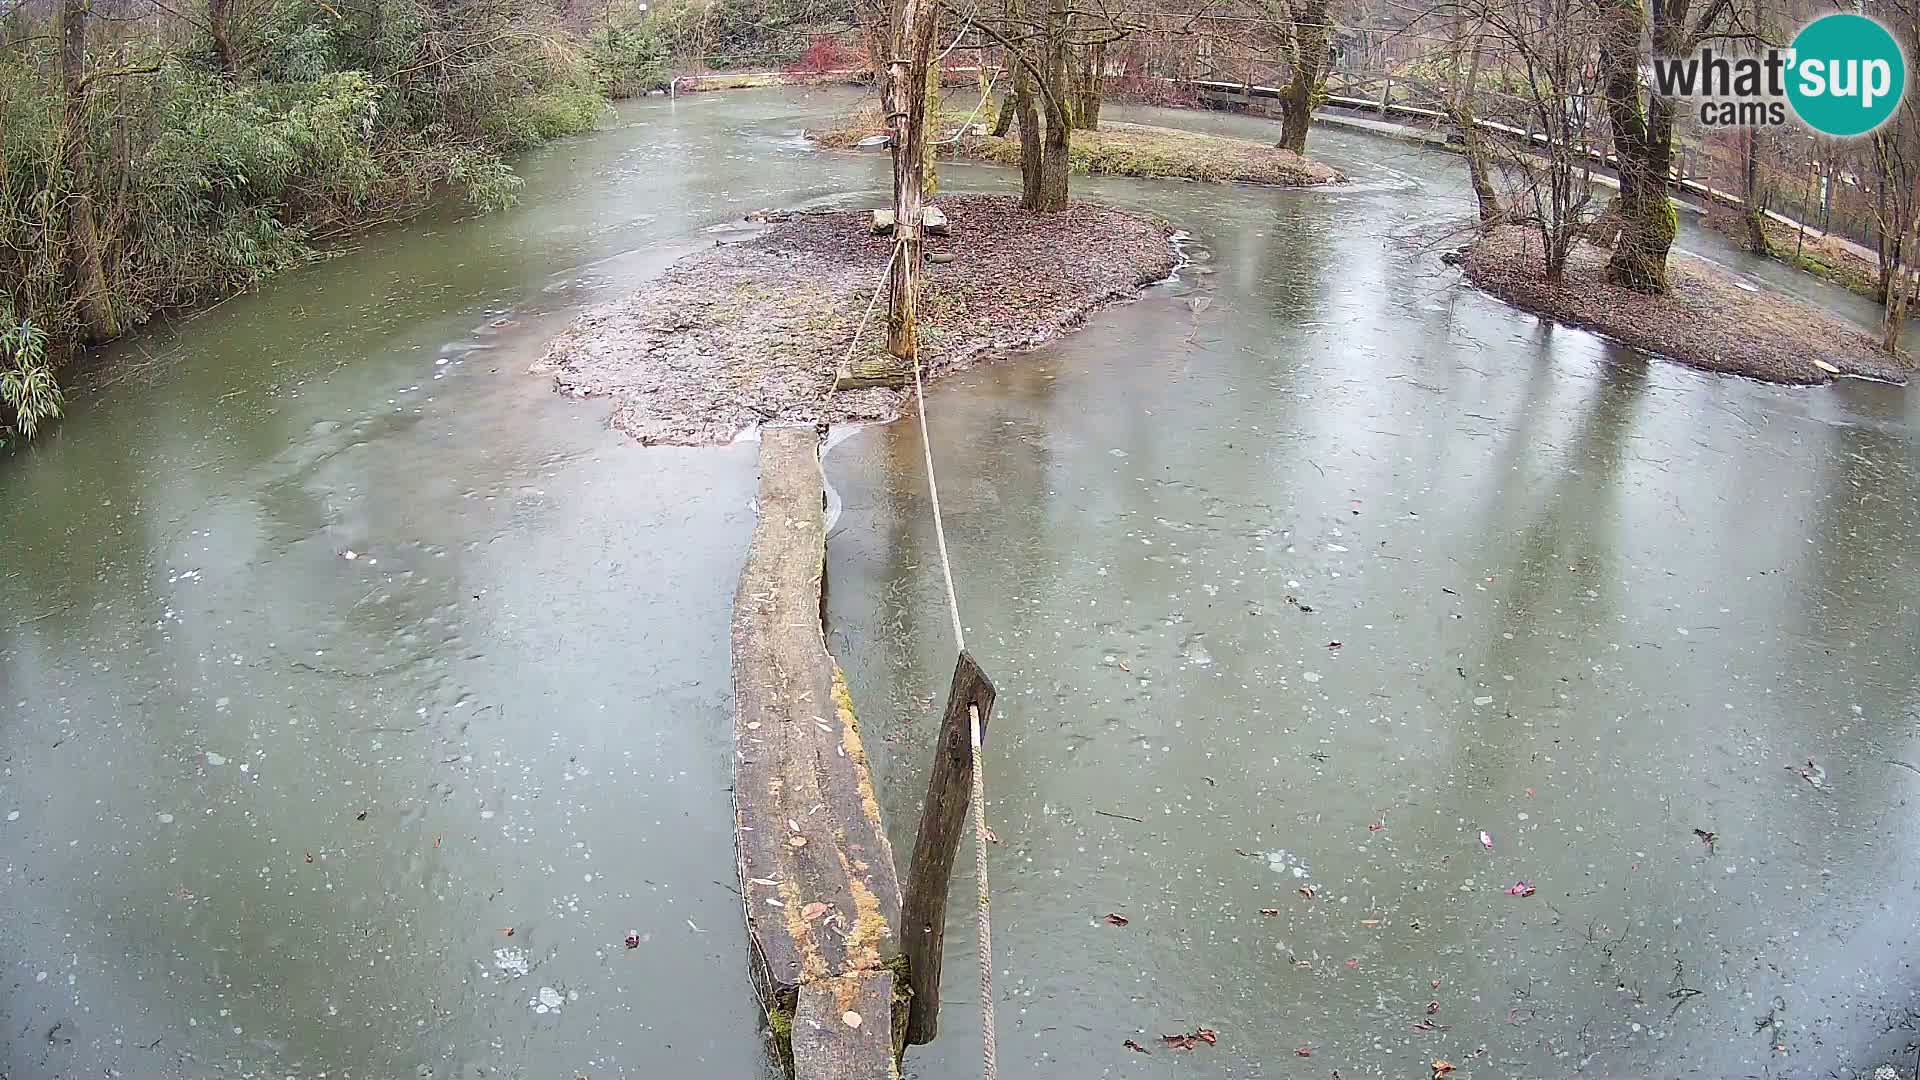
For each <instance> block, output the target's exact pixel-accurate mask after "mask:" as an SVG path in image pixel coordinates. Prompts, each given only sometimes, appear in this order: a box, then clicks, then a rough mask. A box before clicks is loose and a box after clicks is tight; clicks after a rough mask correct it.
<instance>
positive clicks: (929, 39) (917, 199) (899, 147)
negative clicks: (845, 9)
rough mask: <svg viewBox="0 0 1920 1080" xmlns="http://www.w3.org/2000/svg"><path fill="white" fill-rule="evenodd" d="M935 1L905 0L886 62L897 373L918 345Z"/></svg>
mask: <svg viewBox="0 0 1920 1080" xmlns="http://www.w3.org/2000/svg"><path fill="white" fill-rule="evenodd" d="M938 10H939V8H938V6H937V4H936V3H935V0H904V3H903V5H902V8H901V12H900V18H899V27H900V36H899V40H898V41H897V42H896V44H895V47H894V50H893V52H894V55H893V57H892V58H891V59H890V60H889V62H888V64H887V81H888V83H889V84H890V85H891V87H892V95H893V100H894V102H895V103H896V105H895V110H896V111H895V112H894V113H893V114H892V115H891V116H890V117H889V122H890V123H891V124H892V126H893V230H894V236H895V238H896V239H897V241H898V243H899V245H900V247H899V249H898V255H897V257H896V258H895V259H894V260H893V270H892V272H891V274H890V275H889V277H888V283H889V286H890V287H889V289H888V302H887V352H888V353H889V354H891V355H892V357H893V360H894V364H895V366H896V367H897V369H898V373H899V374H900V375H901V376H904V375H905V374H907V373H909V372H911V371H912V370H913V364H914V362H915V356H916V351H917V344H916V338H915V328H914V317H915V307H916V305H917V302H918V294H919V286H920V264H921V261H922V259H923V258H924V255H923V251H924V247H923V239H922V236H921V233H920V209H921V194H922V191H923V188H924V185H925V181H926V178H925V176H924V175H923V172H922V169H923V166H924V164H925V161H926V158H925V157H924V148H925V145H926V143H927V93H926V86H927V67H928V61H929V59H930V58H931V57H932V54H933V23H934V14H935V12H936V11H938Z"/></svg>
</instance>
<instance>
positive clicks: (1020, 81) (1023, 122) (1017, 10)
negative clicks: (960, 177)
mask: <svg viewBox="0 0 1920 1080" xmlns="http://www.w3.org/2000/svg"><path fill="white" fill-rule="evenodd" d="M1025 16H1026V12H1025V4H1024V3H1023V2H1022V0H1007V25H1009V26H1015V25H1018V24H1019V22H1020V20H1022V19H1023V18H1025ZM1007 66H1008V67H1010V68H1011V69H1013V112H1014V118H1015V120H1017V121H1018V122H1019V124H1020V208H1021V209H1023V210H1038V209H1040V203H1041V194H1040V186H1041V185H1040V181H1041V174H1042V173H1044V172H1045V171H1046V147H1045V146H1044V145H1042V143H1041V130H1040V109H1039V106H1038V105H1037V104H1036V103H1035V102H1034V100H1033V72H1031V71H1029V70H1028V69H1027V60H1026V57H1025V56H1022V55H1017V54H1015V53H1014V52H1013V50H1011V49H1009V50H1008V55H1007Z"/></svg>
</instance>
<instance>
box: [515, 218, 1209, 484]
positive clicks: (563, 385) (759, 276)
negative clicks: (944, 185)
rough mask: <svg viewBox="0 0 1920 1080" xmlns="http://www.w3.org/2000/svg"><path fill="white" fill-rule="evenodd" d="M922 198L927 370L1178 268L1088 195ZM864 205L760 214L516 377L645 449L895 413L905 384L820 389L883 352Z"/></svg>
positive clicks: (873, 240)
mask: <svg viewBox="0 0 1920 1080" xmlns="http://www.w3.org/2000/svg"><path fill="white" fill-rule="evenodd" d="M936 205H938V206H939V207H940V208H941V209H942V210H943V211H945V212H946V214H947V217H948V220H949V222H950V223H951V235H949V236H945V237H929V238H928V239H927V251H928V253H929V254H930V255H933V254H937V255H940V256H943V257H946V256H952V258H951V259H950V260H949V261H944V262H939V263H935V262H931V261H930V262H929V264H928V266H927V272H926V274H925V276H924V278H923V285H922V295H921V299H920V333H919V337H920V351H921V359H922V363H923V364H924V365H925V369H926V371H927V375H928V379H929V381H933V380H937V379H940V378H943V377H945V376H948V375H952V374H954V373H956V372H960V371H966V370H969V369H972V368H974V367H978V366H981V365H983V364H986V363H991V362H993V361H995V360H997V359H999V358H1000V357H1003V356H1007V355H1011V354H1014V353H1019V352H1024V351H1027V350H1029V349H1032V348H1034V347H1035V346H1038V345H1041V344H1044V343H1046V342H1048V341H1051V340H1053V339H1054V338H1057V337H1060V336H1062V335H1064V334H1066V333H1068V332H1070V331H1072V330H1074V329H1077V328H1078V327H1079V326H1080V325H1082V324H1083V323H1084V322H1085V321H1086V319H1087V317H1088V316H1090V315H1092V314H1093V313H1094V312H1096V311H1098V310H1100V309H1101V308H1103V307H1106V306H1107V305H1109V304H1113V303H1117V302H1120V301H1124V300H1129V299H1132V298H1133V297H1135V296H1137V295H1139V293H1140V291H1141V290H1142V289H1144V288H1146V287H1147V286H1148V285H1151V284H1153V283H1155V282H1158V281H1162V280H1165V278H1166V277H1167V276H1168V274H1169V273H1171V272H1172V271H1173V269H1174V268H1175V267H1176V266H1177V265H1178V264H1179V255H1178V252H1177V251H1176V249H1175V246H1174V243H1173V241H1172V236H1173V230H1172V228H1171V226H1169V225H1168V224H1166V223H1165V222H1161V221H1155V220H1150V219H1148V218H1146V217H1142V216H1139V215H1136V214H1131V213H1126V212H1124V211H1120V210H1115V209H1112V208H1110V207H1105V206H1101V205H1099V204H1096V203H1088V202H1075V203H1072V204H1070V205H1069V206H1068V208H1067V209H1066V210H1063V211H1060V212H1058V213H1053V214H1031V213H1027V212H1025V211H1022V210H1020V209H1019V206H1018V200H1017V199H1015V198H1012V197H1009V196H1002V195H951V196H946V197H944V198H941V199H939V200H937V203H936ZM869 213H870V212H869V211H867V210H865V209H845V210H825V211H811V212H804V213H779V214H773V215H769V218H770V224H769V225H768V227H767V228H766V230H765V231H764V232H761V233H760V234H758V235H756V236H754V237H752V238H750V239H747V240H743V241H740V242H736V243H723V244H721V245H719V246H716V247H713V248H709V249H707V250H704V251H700V252H696V253H694V254H692V255H689V256H686V257H685V258H682V259H680V260H679V261H677V262H675V263H674V264H673V265H672V266H671V267H669V268H668V269H667V270H666V272H665V273H663V274H662V275H661V276H660V277H659V278H657V279H655V280H653V281H651V282H648V283H647V284H645V285H643V286H642V287H640V288H639V289H637V290H636V291H634V292H632V293H630V294H628V295H627V296H625V297H622V298H620V299H618V300H614V301H612V302H610V303H607V304H603V305H601V306H599V307H596V308H594V309H591V310H589V311H587V312H585V313H583V314H581V315H580V316H579V317H578V318H577V319H575V320H574V322H573V323H572V324H571V325H570V326H568V327H567V329H566V330H564V331H562V332H561V333H560V334H559V335H558V336H557V337H555V338H554V339H553V341H552V342H550V343H549V344H548V346H547V349H546V352H545V354H544V355H542V357H541V358H540V359H539V360H538V361H537V362H536V363H534V364H533V365H532V367H531V368H530V369H529V371H530V373H532V374H538V375H548V376H550V377H551V378H552V379H553V384H554V389H555V390H556V391H558V392H560V393H562V394H565V395H568V396H570V397H575V398H590V397H597V398H611V399H612V400H613V402H614V410H613V415H612V418H611V423H612V425H613V426H614V427H615V428H616V429H617V430H620V431H622V432H625V433H626V434H628V435H630V436H632V437H633V438H634V439H636V440H638V441H639V442H640V443H642V444H643V445H680V446H710V445H717V444H722V443H727V442H731V441H733V440H735V439H736V438H738V437H739V436H740V435H741V434H742V433H743V432H745V431H747V430H750V429H752V428H755V427H757V426H759V425H761V424H763V423H769V422H778V423H789V424H837V423H885V422H889V421H892V420H897V419H899V418H900V417H901V416H904V415H906V411H907V406H908V404H909V402H910V401H911V398H912V391H911V389H910V388H905V387H901V388H893V387H869V388H864V389H855V390H844V391H838V392H834V391H833V390H832V386H833V382H834V376H835V372H836V371H837V369H838V368H839V367H840V366H841V365H842V363H843V362H844V361H845V360H846V359H847V358H848V357H849V355H851V356H852V358H853V360H854V362H855V363H858V362H859V361H861V360H863V359H878V358H880V357H881V356H883V355H884V354H885V351H886V312H885V310H884V308H882V307H881V306H880V301H881V300H883V297H881V296H880V295H879V293H878V292H877V289H878V288H879V287H880V285H881V283H882V276H883V272H884V270H885V268H886V265H887V261H888V257H889V256H890V254H891V252H892V240H891V238H890V237H886V236H874V235H871V233H870V229H869V221H870V216H869ZM870 306H871V308H872V311H871V314H870V315H869V308H870Z"/></svg>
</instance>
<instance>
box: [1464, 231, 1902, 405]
mask: <svg viewBox="0 0 1920 1080" xmlns="http://www.w3.org/2000/svg"><path fill="white" fill-rule="evenodd" d="M1606 263H1607V251H1606V250H1605V249H1603V248H1598V247H1594V246H1592V245H1590V244H1584V243H1583V244H1578V245H1576V246H1575V248H1574V251H1573V255H1572V257H1571V258H1570V259H1569V260H1568V264H1567V269H1566V274H1565V276H1564V280H1562V281H1561V282H1559V283H1557V284H1555V283H1551V282H1548V281H1547V280H1546V273H1545V260H1544V259H1542V257H1541V254H1540V239H1539V237H1538V236H1537V235H1536V234H1534V233H1533V231H1532V230H1530V229H1524V228H1519V227H1514V226H1509V227H1507V228H1503V229H1495V230H1493V231H1492V232H1490V233H1488V234H1487V235H1485V236H1483V237H1482V238H1481V239H1480V240H1479V241H1477V242H1476V243H1475V244H1474V245H1473V250H1472V252H1471V253H1470V254H1469V255H1468V257H1467V264H1466V269H1467V277H1468V278H1469V279H1471V280H1472V281H1473V282H1474V284H1476V285H1479V286H1480V287H1481V288H1483V289H1486V290H1487V291H1488V292H1490V293H1493V294H1494V295H1495V296H1498V297H1500V298H1501V299H1503V300H1506V301H1507V302H1509V303H1511V304H1513V305H1515V306H1517V307H1520V308H1524V309H1526V310H1528V311H1531V312H1534V313H1536V314H1541V315H1548V316H1551V317H1553V318H1555V319H1557V320H1559V321H1560V322H1563V323H1567V324H1568V325H1571V326H1579V327H1583V328H1586V329H1589V330H1595V331H1598V332H1600V333H1602V334H1605V335H1607V336H1608V337H1611V338H1614V339H1616V340H1618V341H1622V342H1625V343H1626V344H1628V345H1632V346H1634V347H1636V348H1640V349H1645V350H1647V351H1648V352H1651V353H1655V354H1658V355H1660V356H1664V357H1667V358H1669V359H1672V360H1675V361H1678V362H1680V363H1683V364H1687V365H1689V366H1691V367H1697V368H1704V369H1706V370H1709V371H1724V372H1729V373H1732V374H1735V375H1745V376H1747V377H1749V378H1754V379H1762V380H1765V381H1767V382H1777V383H1793V384H1811V383H1824V382H1830V381H1832V380H1833V378H1834V375H1835V372H1832V371H1827V370H1825V369H1823V368H1822V367H1820V365H1819V363H1817V361H1825V362H1826V363H1827V364H1829V365H1831V366H1832V367H1833V368H1835V369H1837V371H1838V373H1840V374H1847V375H1862V376H1866V377H1868V378H1875V379H1887V380H1891V381H1905V379H1906V376H1907V373H1908V371H1909V370H1910V364H1909V363H1908V362H1907V361H1906V359H1905V358H1903V357H1893V356H1889V355H1887V354H1886V353H1884V352H1882V351H1881V350H1880V348H1879V345H1878V343H1877V342H1875V341H1874V340H1873V339H1871V338H1869V337H1868V336H1867V335H1865V334H1863V333H1861V332H1860V331H1859V330H1858V329H1855V328H1854V326H1853V325H1852V324H1851V323H1848V322H1844V321H1842V320H1841V319H1839V318H1837V317H1835V316H1833V315H1830V314H1828V313H1827V312H1825V311H1822V310H1820V309H1819V308H1816V307H1814V306H1813V305H1811V304H1807V303H1804V302H1802V301H1800V300H1797V299H1795V298H1793V297H1789V296H1783V295H1780V294H1778V293H1773V292H1766V291H1757V292H1750V291H1748V290H1747V289H1745V288H1742V287H1741V286H1740V285H1737V284H1735V279H1734V278H1732V277H1730V276H1728V275H1727V274H1725V273H1723V272H1721V271H1719V270H1716V269H1714V268H1713V267H1711V266H1709V265H1708V264H1706V263H1703V262H1701V261H1700V260H1698V259H1694V258H1692V257H1690V256H1686V255H1682V254H1680V253H1678V252H1675V253H1674V254H1673V255H1672V256H1670V257H1669V259H1668V262H1667V281H1668V286H1669V289H1668V292H1667V294H1666V295H1664V296H1648V295H1645V294H1642V293H1636V292H1633V291H1631V290H1628V289H1623V288H1620V287H1618V286H1616V285H1610V284H1608V283H1607V281H1606Z"/></svg>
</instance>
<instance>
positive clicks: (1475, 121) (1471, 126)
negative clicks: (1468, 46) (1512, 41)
mask: <svg viewBox="0 0 1920 1080" xmlns="http://www.w3.org/2000/svg"><path fill="white" fill-rule="evenodd" d="M1459 36H1460V31H1459V30H1458V28H1456V30H1455V46H1454V82H1455V88H1454V95H1453V101H1452V106H1453V109H1452V112H1453V123H1454V126H1455V127H1457V128H1459V129H1460V149H1461V151H1462V152H1463V153H1464V154H1465V155H1466V159H1467V181H1468V182H1469V183H1470V184H1472V185H1473V198H1474V202H1476V203H1477V204H1479V207H1480V222H1481V224H1483V225H1491V224H1493V223H1494V222H1496V221H1499V220H1500V197H1499V195H1498V193H1496V192H1495V191H1494V189H1493V174H1492V172H1491V170H1490V169H1489V168H1488V167H1487V144H1486V138H1485V136H1484V135H1483V134H1482V132H1481V131H1480V121H1479V118H1478V117H1476V116H1475V115H1474V112H1473V95H1474V91H1475V89H1476V88H1477V86H1478V85H1479V82H1480V61H1481V58H1482V57H1483V56H1484V55H1485V54H1486V41H1485V39H1483V38H1482V37H1481V36H1480V32H1479V30H1478V28H1476V29H1475V31H1474V36H1473V48H1472V51H1471V54H1470V56H1469V58H1468V60H1467V65H1466V68H1465V70H1464V71H1463V70H1462V69H1461V67H1460V52H1459V50H1460V43H1459Z"/></svg>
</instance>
